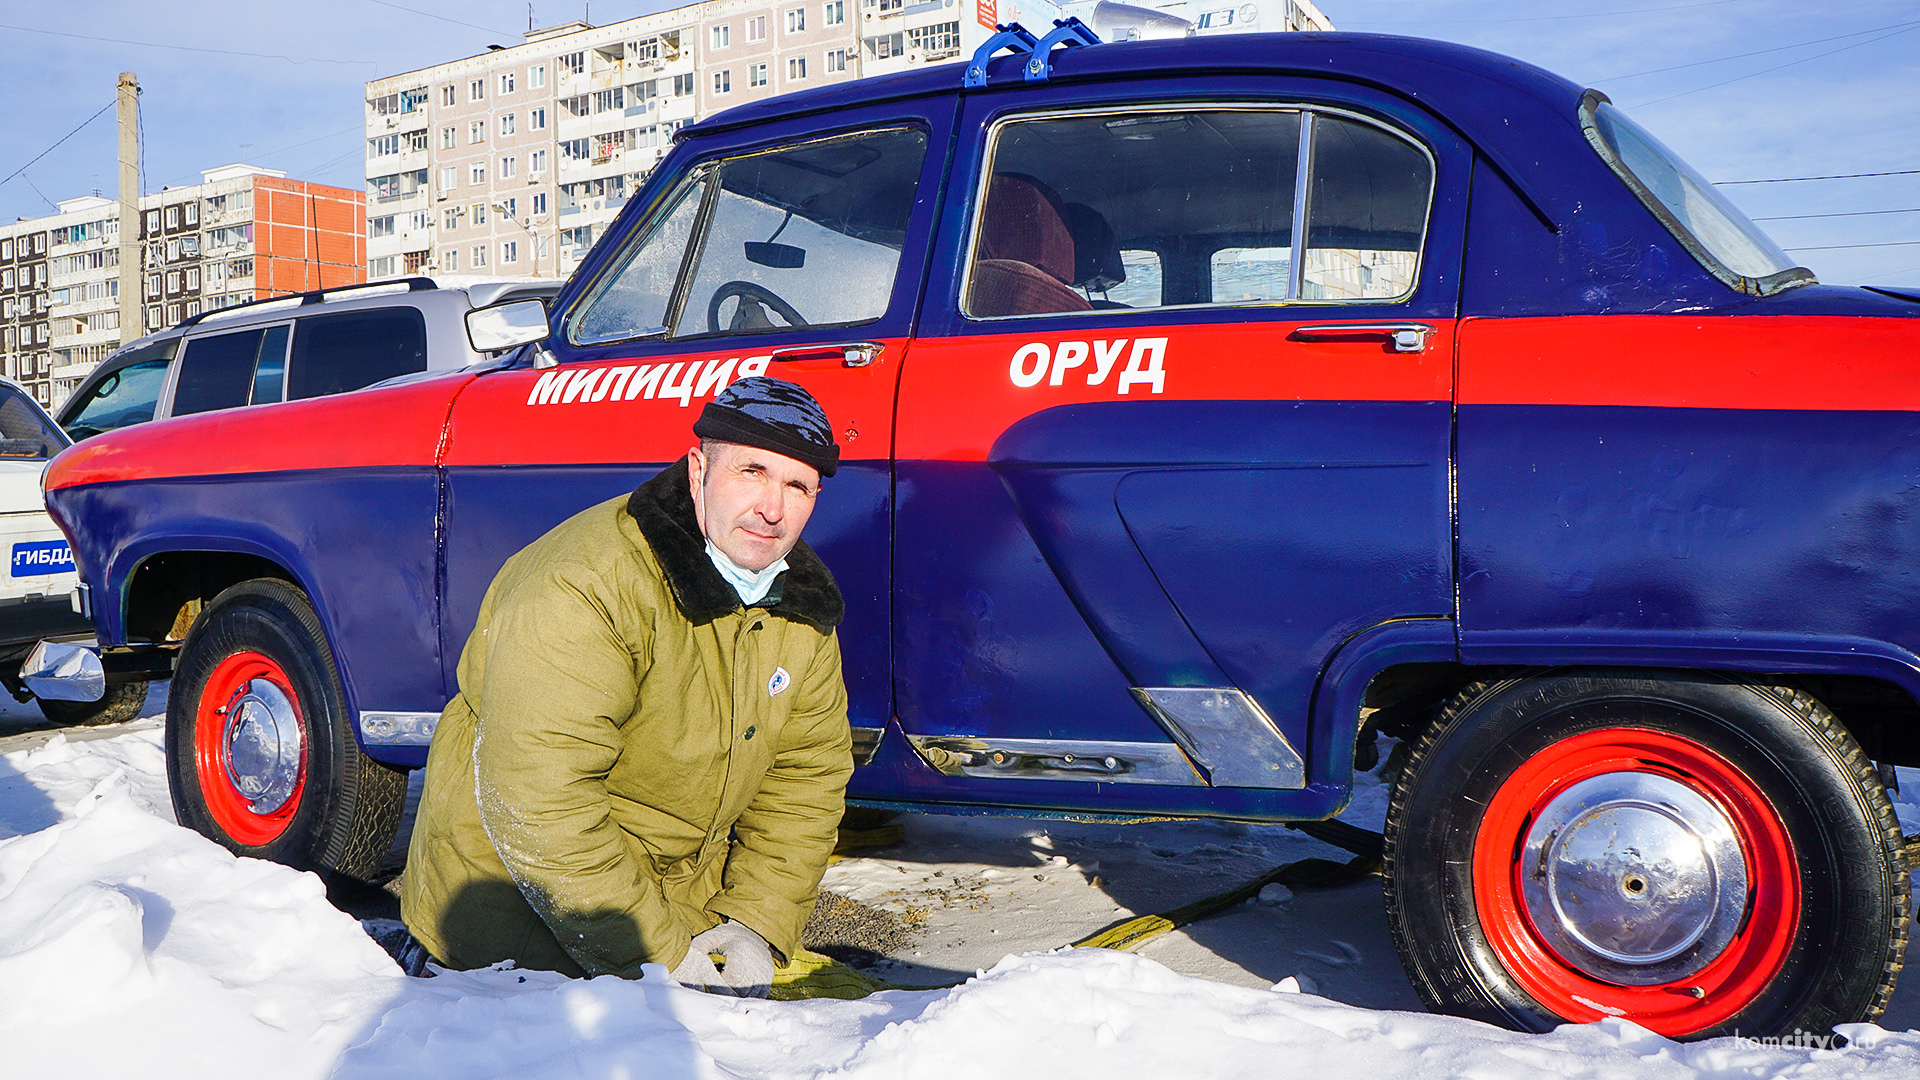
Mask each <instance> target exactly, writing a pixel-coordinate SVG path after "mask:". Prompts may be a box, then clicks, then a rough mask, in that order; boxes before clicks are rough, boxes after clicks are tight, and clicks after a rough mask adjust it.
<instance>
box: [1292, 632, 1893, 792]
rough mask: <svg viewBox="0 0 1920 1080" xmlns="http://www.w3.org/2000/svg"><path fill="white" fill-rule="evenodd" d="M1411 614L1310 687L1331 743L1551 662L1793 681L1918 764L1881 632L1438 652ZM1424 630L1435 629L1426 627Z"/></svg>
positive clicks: (1884, 756) (1880, 751) (1871, 746)
mask: <svg viewBox="0 0 1920 1080" xmlns="http://www.w3.org/2000/svg"><path fill="white" fill-rule="evenodd" d="M1412 621H1413V620H1405V621H1403V622H1401V623H1387V624H1383V625H1382V626H1380V627H1375V628H1373V629H1372V630H1369V631H1367V632H1365V633H1363V634H1361V635H1358V636H1356V637H1355V638H1354V639H1352V640H1351V641H1349V642H1348V643H1347V645H1346V646H1344V647H1343V648H1342V649H1341V651H1340V653H1338V654H1336V656H1335V658H1334V661H1333V663H1332V664H1330V665H1329V668H1328V671H1327V674H1326V676H1325V678H1324V679H1323V689H1322V693H1321V694H1319V695H1317V696H1316V704H1317V705H1319V704H1321V703H1324V705H1325V707H1327V708H1328V709H1329V710H1331V711H1332V712H1333V713H1334V715H1333V716H1331V717H1327V718H1325V720H1324V721H1323V722H1322V723H1320V724H1317V726H1319V727H1322V728H1324V729H1330V730H1329V736H1330V738H1329V742H1328V743H1327V744H1326V745H1327V746H1329V747H1330V748H1331V747H1336V746H1340V745H1342V744H1343V743H1346V742H1351V741H1353V740H1358V741H1359V742H1361V743H1365V742H1366V740H1367V735H1368V733H1369V731H1381V732H1384V733H1386V734H1389V735H1393V736H1395V737H1397V738H1400V739H1402V740H1405V739H1410V738H1413V737H1416V736H1417V735H1418V734H1419V733H1420V732H1421V731H1422V730H1424V729H1425V727H1426V726H1427V725H1428V724H1429V723H1431V722H1432V721H1433V720H1434V719H1435V717H1436V714H1437V712H1438V709H1439V706H1440V705H1441V704H1443V703H1444V702H1445V701H1446V700H1447V699H1448V698H1449V697H1451V696H1452V694H1453V693H1454V692H1455V691H1457V690H1459V689H1460V688H1461V687H1463V686H1466V685H1467V684H1469V683H1473V682H1478V681H1482V680H1487V679H1496V678H1505V677H1511V676H1513V675H1516V674H1520V673H1524V672H1528V671H1546V670H1551V669H1555V668H1567V667H1582V668H1592V669H1607V668H1620V669H1626V668H1632V669H1634V670H1637V671H1649V670H1651V671H1670V672H1673V673H1675V674H1679V673H1683V672H1684V673H1692V674H1698V673H1704V674H1711V675H1718V676H1721V677H1723V678H1728V679H1735V680H1754V679H1770V680H1774V681H1777V682H1780V683H1783V684H1786V685H1790V686H1795V687H1798V688H1799V689H1802V690H1804V691H1806V692H1807V693H1808V694H1811V695H1812V696H1813V697H1814V698H1816V699H1817V700H1819V701H1820V703H1821V704H1823V705H1825V706H1826V707H1827V708H1828V709H1830V710H1831V711H1832V712H1833V713H1834V715H1835V716H1836V717H1837V718H1838V719H1839V721H1840V723H1841V725H1842V726H1843V727H1845V728H1846V729H1847V731H1848V733H1849V734H1851V735H1852V736H1853V738H1854V740H1855V741H1857V742H1858V743H1859V744H1860V746H1861V749H1862V750H1864V751H1865V752H1866V753H1867V756H1868V757H1870V758H1872V759H1873V760H1874V761H1877V762H1882V763H1885V764H1889V765H1899V766H1905V767H1909V768H1920V656H1915V655H1914V654H1913V653H1910V652H1908V651H1906V650H1905V649H1902V648H1900V647H1899V646H1896V645H1891V644H1888V643H1886V642H1878V641H1865V640H1861V639H1855V638H1845V639H1821V638H1804V637H1797V638H1785V639H1783V638H1769V637H1768V636H1766V635H1749V636H1742V637H1741V638H1738V639H1728V640H1725V641H1714V640H1707V639H1702V638H1698V637H1691V636H1690V640H1688V641H1687V642H1674V641H1665V640H1646V641H1627V640H1621V639H1618V638H1613V639H1607V640H1593V641H1586V642H1577V641H1575V642H1567V641H1563V642H1558V643H1552V644H1549V643H1544V642H1542V643H1524V644H1505V645H1502V646H1499V647H1497V648H1487V647H1481V648H1472V649H1462V650H1460V654H1459V655H1457V656H1455V657H1446V656H1443V655H1440V651H1439V650H1436V649H1433V648H1431V647H1427V648H1424V649H1410V648H1409V647H1408V645H1409V640H1408V638H1409V635H1408V632H1407V630H1406V629H1405V628H1404V624H1405V623H1406V622H1412ZM1424 621H1425V622H1427V623H1429V624H1434V623H1438V624H1440V625H1444V626H1446V627H1447V628H1449V629H1451V626H1452V624H1451V622H1444V621H1441V620H1424ZM1397 627H1398V628H1400V629H1396V628H1397ZM1424 636H1425V637H1427V638H1429V639H1431V637H1432V636H1433V635H1432V628H1431V627H1429V628H1426V633H1425V635H1424ZM1349 731H1350V732H1351V733H1352V735H1353V740H1343V739H1342V738H1341V737H1340V735H1341V733H1343V732H1349ZM1336 752H1337V751H1336ZM1362 759H1363V760H1364V753H1363V758H1362Z"/></svg>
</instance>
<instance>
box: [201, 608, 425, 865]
mask: <svg viewBox="0 0 1920 1080" xmlns="http://www.w3.org/2000/svg"><path fill="white" fill-rule="evenodd" d="M263 681H264V682H266V683H269V684H271V687H272V689H273V690H277V691H278V692H279V695H280V699H284V701H286V702H290V703H291V709H290V710H288V711H290V712H291V713H293V714H294V715H295V717H296V720H297V722H295V723H293V724H292V725H291V726H290V727H289V728H288V729H286V730H287V731H288V732H289V733H291V732H293V731H297V732H298V737H297V738H296V737H289V738H287V739H286V740H285V741H284V742H274V743H271V744H270V745H273V746H275V747H280V746H291V747H292V748H291V749H287V750H283V751H279V752H277V753H275V754H270V755H267V757H266V760H270V761H272V762H275V763H276V766H275V767H274V768H259V769H256V770H255V772H257V773H259V774H260V775H270V774H271V775H278V776H282V777H290V778H295V779H293V780H292V792H291V794H290V795H288V796H286V797H285V801H284V802H283V803H281V804H279V805H276V806H273V807H272V808H271V812H268V813H260V812H256V811H255V809H254V808H255V807H257V806H259V805H260V804H259V802H257V801H249V796H248V794H247V793H246V792H245V791H243V790H241V787H242V784H243V783H244V782H247V781H248V780H249V779H251V774H249V773H247V770H246V769H244V768H242V769H241V773H242V775H241V779H239V780H236V779H234V778H233V777H234V775H235V774H234V771H233V767H232V766H231V764H230V762H231V761H233V760H235V759H234V758H233V757H232V756H231V755H229V754H228V752H227V749H226V748H227V747H228V745H229V744H228V740H227V738H226V736H227V735H228V734H229V733H230V731H231V727H232V726H233V725H232V721H231V720H230V719H229V718H228V714H227V710H228V706H230V705H233V704H235V703H240V705H241V707H240V708H235V709H233V710H231V711H232V712H233V713H245V712H246V709H247V707H249V703H251V707H252V708H253V709H254V710H255V713H254V714H253V715H258V716H266V715H269V714H270V712H271V710H270V709H268V710H267V711H265V712H263V711H261V710H263V709H267V707H266V706H263V705H262V704H261V700H262V698H261V696H260V695H261V694H266V695H267V696H268V697H269V698H271V696H272V695H271V692H270V691H265V690H263V691H260V692H259V693H258V694H257V693H255V690H254V688H257V687H259V685H260V683H261V682H263ZM210 683H217V685H210ZM171 691H172V692H171V693H170V694H169V695H168V700H167V732H166V748H167V780H168V783H169V786H170V787H171V789H172V794H173V808H174V813H175V814H176V815H177V816H178V817H179V820H180V823H181V824H183V825H186V826H188V827H189V828H192V829H194V830H195V831H197V832H199V833H201V834H202V835H204V836H206V837H208V838H210V839H212V840H214V841H215V842H217V843H219V844H221V845H223V846H225V847H226V848H227V849H228V850H230V851H233V852H234V853H236V854H240V855H249V856H253V857H255V858H262V859H271V860H273V861H275V862H280V863H285V864H287V865H289V866H293V867H296V868H298V869H302V870H319V871H328V870H332V871H338V872H340V873H342V874H346V875H348V876H351V877H356V878H362V879H365V878H370V877H372V876H373V874H374V873H375V871H376V870H377V868H378V867H379V863H380V860H381V858H382V856H384V855H385V854H386V851H387V849H388V848H389V847H390V846H391V845H392V843H393V837H394V834H395V832H396V830H397V829H398V828H399V824H400V813H401V809H402V805H403V803H404V802H405V800H406V792H407V781H406V774H405V773H404V772H402V771H401V770H398V769H394V768H391V767H389V766H386V765H383V764H381V763H379V762H377V761H374V760H373V759H372V758H369V757H367V756H366V755H365V754H363V753H361V752H360V748H359V745H358V744H357V743H356V742H355V741H354V737H353V729H352V720H351V718H350V717H349V716H348V714H347V707H346V700H345V696H344V695H343V693H342V692H341V688H340V679H339V676H338V674H337V673H336V670H335V668H334V663H333V654H332V652H331V651H330V650H329V649H328V647H327V641H326V637H325V635H324V634H323V633H322V631H321V628H320V620H319V618H318V617H316V616H315V614H314V611H313V606H312V605H311V604H309V603H308V602H307V598H306V596H305V595H304V594H303V593H301V591H300V590H299V589H297V588H295V587H293V586H292V585H289V584H287V583H286V582H283V581H277V580H272V579H265V578H262V579H256V580H253V581H243V582H241V583H240V584H238V585H235V586H233V587H232V588H230V589H227V590H226V591H225V592H222V593H221V594H220V595H219V596H217V597H215V598H214V599H213V601H212V603H210V604H208V605H207V608H206V610H205V611H204V612H203V613H202V614H201V616H200V618H199V619H197V620H195V622H194V624H193V629H192V630H191V631H189V632H188V634H187V638H186V641H185V642H183V643H182V645H181V648H180V658H179V662H178V664H177V665H176V667H175V669H174V677H173V686H172V688H171ZM210 692H211V697H210V696H209V694H210ZM221 698H225V699H226V700H225V702H224V703H223V702H222V701H221V700H220V699H221ZM249 745H255V744H249ZM258 745H269V744H265V743H262V744H258ZM248 760H253V761H258V760H261V755H260V754H259V753H257V752H256V753H255V754H254V757H253V758H252V759H248ZM295 763H297V772H296V771H295V769H294V764H295ZM223 766H225V767H223Z"/></svg>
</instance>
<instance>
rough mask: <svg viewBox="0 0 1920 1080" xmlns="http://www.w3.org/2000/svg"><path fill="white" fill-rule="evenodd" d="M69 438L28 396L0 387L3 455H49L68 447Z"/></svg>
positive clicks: (1, 455)
mask: <svg viewBox="0 0 1920 1080" xmlns="http://www.w3.org/2000/svg"><path fill="white" fill-rule="evenodd" d="M66 446H67V438H66V436H64V435H62V434H61V433H60V429H59V428H57V427H55V426H53V423H52V422H51V420H50V419H49V418H48V417H47V414H46V413H44V412H41V411H40V409H39V408H38V407H37V406H35V405H34V403H33V402H32V401H29V400H28V399H27V396H26V395H25V394H23V393H21V392H20V391H18V390H16V389H14V388H13V387H11V386H0V458H45V457H52V456H53V455H55V454H57V453H59V452H60V451H61V450H64V449H66Z"/></svg>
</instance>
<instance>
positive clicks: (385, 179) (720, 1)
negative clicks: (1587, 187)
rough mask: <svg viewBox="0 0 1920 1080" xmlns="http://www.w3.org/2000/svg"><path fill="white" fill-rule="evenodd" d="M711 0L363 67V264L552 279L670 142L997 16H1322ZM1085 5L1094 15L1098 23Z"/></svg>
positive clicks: (1132, 27) (1212, 21)
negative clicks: (376, 69) (373, 72)
mask: <svg viewBox="0 0 1920 1080" xmlns="http://www.w3.org/2000/svg"><path fill="white" fill-rule="evenodd" d="M1219 2H1220V0H1169V2H1165V3H1157V4H1153V3H1142V4H1121V3H1115V2H1113V0H1094V2H1085V0H1082V2H1078V3H1069V4H1066V5H1064V6H1062V5H1059V4H1056V3H1054V2H1053V0H787V2H769V0H708V2H706V3H701V4H692V5H688V6H686V7H680V8H674V9H672V10H670V11H662V12H658V13H655V14H652V15H643V16H641V17H639V18H635V19H627V20H624V21H622V22H617V23H610V24H608V25H606V26H589V25H588V24H586V23H584V22H569V23H563V24H560V25H558V26H550V27H546V28H544V29H540V30H533V31H530V32H529V33H527V35H526V40H525V42H524V43H523V44H520V45H515V46H511V47H494V48H493V49H490V50H489V51H488V52H486V53H483V54H481V55H479V56H470V57H467V58H465V59H463V60H454V61H451V62H448V63H444V64H437V65H435V66H433V67H428V68H421V69H419V70H417V71H410V72H407V73H405V74H401V75H393V76H389V77H387V78H384V79H376V80H374V81H373V82H369V83H368V84H367V114H366V137H367V174H366V175H367V258H368V262H367V277H368V278H369V279H370V280H377V279H380V278H387V277H399V276H403V275H407V274H421V273H433V274H439V275H450V274H457V275H467V274H478V275H489V276H513V277H521V276H525V277H565V276H566V275H568V274H570V273H572V272H573V268H574V267H575V266H577V265H578V264H579V262H580V259H581V258H582V257H584V256H585V255H586V253H587V250H588V249H589V248H591V247H592V246H593V243H594V241H595V240H598V239H599V238H600V236H601V235H602V234H604V232H605V231H606V227H607V225H608V224H609V223H610V222H612V221H613V219H614V217H615V216H616V215H617V214H618V213H619V211H620V208H621V207H623V206H625V205H626V201H627V199H628V197H629V196H631V195H632V194H633V193H634V192H635V191H636V190H637V189H638V187H639V185H640V182H641V181H642V180H643V179H645V177H646V176H647V174H648V173H649V172H651V171H652V170H653V167H654V166H655V165H657V164H658V163H659V161H660V159H661V158H662V157H664V156H666V152H667V150H668V149H669V148H670V147H671V146H672V142H673V133H674V132H675V131H678V130H679V129H680V128H682V127H685V126H686V125H687V124H690V123H692V122H694V121H695V120H698V119H701V118H703V117H705V116H707V115H709V114H712V113H715V112H719V111H721V110H723V109H727V108H731V107H733V106H735V105H740V104H744V103H746V102H749V101H754V100H757V99H759V98H763V97H768V96H771V95H773V94H780V93H786V92H788V91H792V90H802V89H806V88H808V87H813V86H820V85H823V84H827V83H832V82H839V81H843V80H846V79H854V78H859V77H861V76H864V75H878V74H884V73H887V72H891V71H900V70H906V69H908V68H910V67H913V66H915V65H918V64H925V63H941V62H945V61H953V60H958V59H961V58H963V57H964V56H969V55H971V54H972V52H973V50H975V49H977V48H979V47H980V45H981V44H982V43H984V42H985V41H986V39H987V38H988V37H989V36H991V35H992V33H993V32H994V30H993V28H994V24H995V23H996V22H1020V23H1023V24H1024V25H1026V26H1028V27H1031V28H1035V29H1038V30H1044V29H1047V28H1051V26H1052V25H1053V20H1055V19H1058V18H1063V17H1065V16H1066V15H1068V14H1078V15H1080V17H1081V18H1082V19H1083V21H1087V22H1088V23H1089V24H1090V25H1096V26H1104V27H1106V28H1107V31H1106V33H1105V34H1104V36H1105V37H1106V38H1107V39H1108V40H1131V39H1137V38H1149V37H1167V36H1184V35H1188V34H1210V33H1248V32H1254V31H1259V30H1312V29H1318V30H1330V29H1332V28H1333V27H1332V24H1331V23H1330V22H1328V21H1327V19H1326V17H1325V16H1324V15H1322V14H1320V12H1319V10H1318V9H1317V8H1315V7H1314V6H1313V4H1312V3H1311V2H1309V0H1252V2H1248V3H1243V4H1238V5H1231V6H1227V7H1221V8H1218V9H1215V8H1213V7H1211V6H1210V5H1211V4H1214V3H1219ZM1096 20H1097V21H1096Z"/></svg>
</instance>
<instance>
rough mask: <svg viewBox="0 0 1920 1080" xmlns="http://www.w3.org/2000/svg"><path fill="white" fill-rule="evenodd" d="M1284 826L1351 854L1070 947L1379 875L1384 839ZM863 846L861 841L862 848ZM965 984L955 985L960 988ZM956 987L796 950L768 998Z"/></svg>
mask: <svg viewBox="0 0 1920 1080" xmlns="http://www.w3.org/2000/svg"><path fill="white" fill-rule="evenodd" d="M1289 828H1293V829H1297V830H1299V831H1300V832H1304V833H1306V834H1308V835H1309V836H1312V837H1314V838H1315V839H1317V840H1321V841H1323V842H1325V843H1329V844H1333V845H1335V846H1336V847H1342V848H1345V849H1347V850H1348V851H1353V852H1356V854H1355V855H1354V857H1353V858H1351V859H1349V860H1347V861H1346V862H1344V863H1338V862H1334V861H1333V860H1332V859H1317V858H1309V859H1299V860H1297V861H1295V862H1290V863H1282V864H1281V865H1279V866H1276V867H1274V868H1273V869H1271V870H1269V871H1267V872H1266V873H1264V874H1261V875H1260V876H1259V877H1257V878H1254V879H1253V880H1251V881H1249V882H1247V883H1246V884H1244V885H1240V886H1238V887H1236V888H1232V889H1228V890H1227V891H1226V892H1223V893H1220V894H1218V895H1215V896H1209V897H1207V898H1205V899H1203V900H1195V901H1194V902H1193V903H1191V904H1182V905H1181V906H1179V907H1177V908H1173V909H1172V910H1170V911H1163V912H1161V913H1160V914H1158V915H1136V916H1134V917H1133V918H1130V919H1124V920H1122V921H1120V922H1117V923H1114V924H1113V925H1112V926H1109V927H1107V928H1105V929H1104V930H1100V931H1098V932H1096V933H1093V934H1089V935H1087V936H1086V937H1083V938H1081V939H1080V940H1078V941H1075V942H1074V943H1073V947H1074V948H1076V949H1118V950H1120V951H1122V952H1134V951H1137V950H1138V949H1139V948H1140V947H1141V946H1143V945H1145V944H1147V943H1148V942H1150V941H1153V940H1154V939H1156V938H1158V937H1161V936H1162V935H1164V934H1167V933H1170V932H1172V931H1174V930H1178V929H1180V928H1181V927H1183V926H1186V925H1188V924H1190V923H1194V922H1198V921H1199V920H1201V919H1204V918H1206V917H1207V916H1209V915H1214V914H1217V913H1219V912H1221V911H1224V910H1226V909H1227V908H1230V907H1233V906H1234V905H1236V904H1240V903H1243V902H1245V901H1246V900H1248V899H1250V898H1252V897H1254V896H1257V895H1259V892H1260V890H1261V889H1264V888H1266V887H1267V886H1268V885H1285V886H1286V887H1288V888H1290V889H1325V888H1330V887H1332V886H1335V885H1347V884H1350V883H1352V882H1355V881H1359V880H1360V879H1362V878H1365V877H1367V876H1369V875H1372V874H1377V873H1379V872H1380V855H1381V845H1382V842H1383V841H1382V838H1381V836H1380V834H1379V833H1376V832H1370V831H1368V830H1366V829H1362V828H1359V827H1357V826H1353V825H1348V824H1346V823H1345V822H1340V821H1306V822H1299V823H1297V824H1294V825H1290V826H1289ZM871 833H878V834H882V835H884V836H886V837H887V838H888V842H889V843H897V842H899V840H900V839H902V838H903V837H904V830H902V829H901V828H900V827H899V826H897V825H896V826H890V827H888V828H886V829H875V830H871ZM871 833H870V834H868V835H865V836H862V837H860V838H858V839H857V840H856V839H855V838H853V837H843V839H842V841H841V843H840V845H839V846H838V847H836V848H835V854H836V855H844V854H845V853H846V852H847V851H849V850H851V849H854V848H870V847H875V846H879V845H877V844H875V843H873V842H872V841H874V840H877V839H879V838H880V837H878V836H873V835H871ZM862 840H864V841H866V842H864V843H862V842H860V841H862ZM850 841H851V842H850ZM965 981H966V980H964V979H962V980H960V982H965ZM960 982H951V983H940V984H937V985H934V986H909V985H904V984H900V983H890V982H887V981H886V980H884V979H877V978H875V977H873V976H872V975H868V974H866V973H865V972H862V971H856V970H854V969H853V968H850V967H848V966H847V965H845V964H842V963H840V962H839V961H838V960H835V959H833V958H832V957H829V956H822V955H821V954H819V953H816V952H813V951H811V950H808V949H798V950H795V952H794V955H793V956H792V957H791V958H790V959H789V960H788V961H787V964H786V966H785V967H781V968H777V969H775V970H774V973H773V993H772V997H773V999H774V1000H775V1001H799V1000H802V999H805V998H838V999H841V1000H853V999H855V998H863V997H866V996H867V995H868V994H873V993H877V992H879V991H881V990H944V989H947V988H949V987H953V986H959V985H960Z"/></svg>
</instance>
